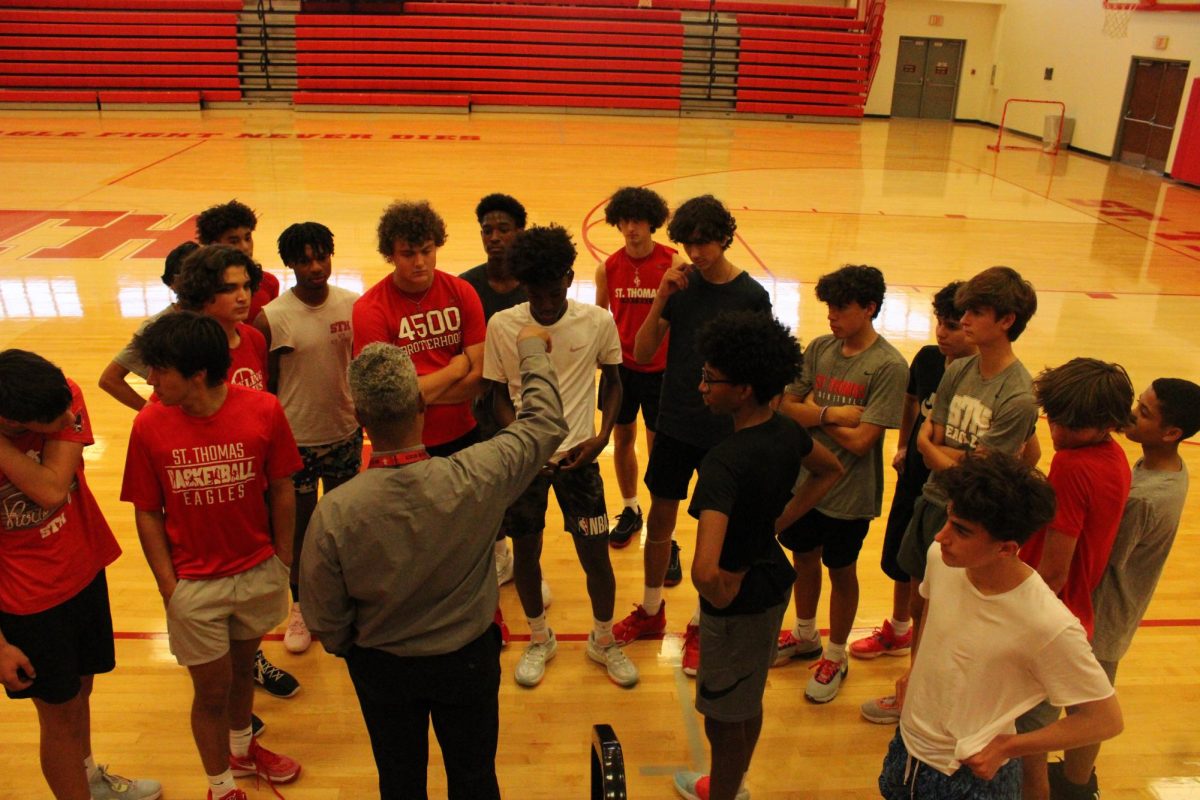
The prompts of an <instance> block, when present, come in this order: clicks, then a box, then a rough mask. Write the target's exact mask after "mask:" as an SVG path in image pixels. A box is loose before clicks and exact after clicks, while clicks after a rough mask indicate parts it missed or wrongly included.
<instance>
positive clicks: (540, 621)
mask: <svg viewBox="0 0 1200 800" xmlns="http://www.w3.org/2000/svg"><path fill="white" fill-rule="evenodd" d="M528 619H529V641H531V642H533V643H534V644H545V643H546V642H548V641H550V628H549V627H548V626H547V625H546V612H545V611H543V612H542V613H541V614H539V615H538V616H536V617H528Z"/></svg>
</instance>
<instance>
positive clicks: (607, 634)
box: [592, 617, 613, 647]
mask: <svg viewBox="0 0 1200 800" xmlns="http://www.w3.org/2000/svg"><path fill="white" fill-rule="evenodd" d="M592 638H593V639H594V640H595V642H596V644H598V645H600V646H601V647H607V646H608V645H610V644H612V643H613V635H612V620H611V619H610V620H608V621H607V622H606V621H604V620H599V619H596V618H595V617H593V618H592Z"/></svg>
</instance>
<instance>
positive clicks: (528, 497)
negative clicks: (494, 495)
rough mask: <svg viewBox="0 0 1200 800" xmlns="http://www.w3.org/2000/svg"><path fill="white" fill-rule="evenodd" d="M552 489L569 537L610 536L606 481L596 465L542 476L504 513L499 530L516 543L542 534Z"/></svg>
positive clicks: (539, 475)
mask: <svg viewBox="0 0 1200 800" xmlns="http://www.w3.org/2000/svg"><path fill="white" fill-rule="evenodd" d="M551 487H554V497H555V499H557V500H558V507H559V509H561V510H562V515H563V524H565V525H566V528H567V532H568V533H570V534H571V535H572V536H578V537H581V538H587V537H592V536H608V512H607V511H606V510H605V505H604V481H603V480H602V479H601V478H600V465H599V464H597V463H595V462H592V463H591V464H588V465H587V466H584V467H580V468H579V469H574V470H570V471H566V472H564V471H561V470H559V471H556V472H555V473H554V474H553V476H546V475H543V474H540V473H539V474H538V476H537V477H536V478H534V479H533V483H531V484H529V488H528V489H526V490H525V491H524V492H523V493H522V494H521V496H520V497H518V498H517V500H516V502H515V503H513V504H512V505H511V506H509V507H508V510H507V511H505V512H504V523H503V524H502V525H501V526H500V529H501V530H503V531H504V532H505V533H507V534H508V535H509V536H511V537H512V538H514V539H517V538H520V537H522V536H532V535H535V534H540V533H541V532H542V530H543V529H545V527H546V506H547V504H548V503H549V500H550V488H551Z"/></svg>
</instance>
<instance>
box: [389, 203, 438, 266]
mask: <svg viewBox="0 0 1200 800" xmlns="http://www.w3.org/2000/svg"><path fill="white" fill-rule="evenodd" d="M376 232H377V233H378V236H379V253H380V255H382V256H383V257H384V258H391V257H392V251H394V250H395V249H396V245H397V244H399V243H400V242H407V243H408V244H410V245H413V246H414V247H416V246H419V245H423V244H425V243H426V242H428V241H430V240H432V241H433V244H434V246H435V247H441V246H442V245H444V244H445V243H446V222H445V220H443V219H442V218H441V215H439V214H438V213H437V212H436V211H434V210H433V208H432V207H431V206H430V205H429V202H428V201H427V200H421V201H418V202H416V203H408V202H404V201H396V202H395V203H392V204H391V205H390V206H388V207H387V208H385V209H384V211H383V216H381V217H380V218H379V227H378V229H377V231H376Z"/></svg>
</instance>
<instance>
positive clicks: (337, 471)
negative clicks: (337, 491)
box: [292, 428, 363, 494]
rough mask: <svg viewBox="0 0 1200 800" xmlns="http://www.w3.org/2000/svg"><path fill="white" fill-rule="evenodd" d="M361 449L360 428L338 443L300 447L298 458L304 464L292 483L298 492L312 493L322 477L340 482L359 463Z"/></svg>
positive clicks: (346, 478) (345, 479) (351, 472)
mask: <svg viewBox="0 0 1200 800" xmlns="http://www.w3.org/2000/svg"><path fill="white" fill-rule="evenodd" d="M362 449H363V433H362V428H359V429H358V430H357V431H355V432H354V435H353V436H351V437H350V438H349V439H344V440H342V441H340V442H334V443H333V444H319V445H316V446H314V447H305V446H300V447H299V450H300V458H301V460H302V461H303V462H304V466H303V467H301V468H300V471H299V472H297V473H296V474H294V475H292V486H294V487H295V488H296V492H297V494H312V493H313V492H315V491H316V490H317V481H319V480H321V479H322V478H324V479H326V480H334V481H341V482H345V481H348V480H350V479H351V478H353V477H354V476H355V475H357V474H358V469H359V467H361V466H362Z"/></svg>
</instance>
